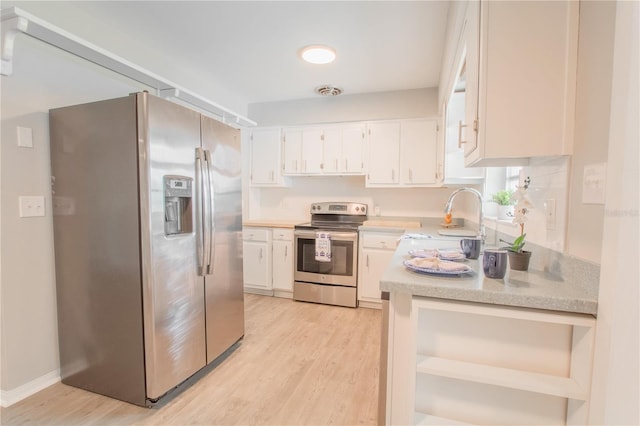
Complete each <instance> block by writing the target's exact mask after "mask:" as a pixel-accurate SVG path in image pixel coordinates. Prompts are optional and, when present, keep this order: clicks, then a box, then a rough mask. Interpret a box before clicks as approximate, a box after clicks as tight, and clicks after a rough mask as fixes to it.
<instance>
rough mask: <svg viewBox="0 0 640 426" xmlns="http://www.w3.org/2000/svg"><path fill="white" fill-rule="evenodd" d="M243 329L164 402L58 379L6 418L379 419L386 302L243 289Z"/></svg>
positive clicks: (62, 421) (61, 421)
mask: <svg viewBox="0 0 640 426" xmlns="http://www.w3.org/2000/svg"><path fill="white" fill-rule="evenodd" d="M245 296H246V297H245V311H246V317H245V321H246V324H245V338H244V340H243V342H242V343H241V344H240V346H239V347H238V348H237V349H236V351H235V352H233V353H232V354H231V355H230V356H229V357H228V358H227V359H225V360H224V361H223V362H222V363H221V364H220V365H218V366H217V367H216V368H214V369H213V370H211V371H210V372H208V373H207V374H206V375H205V376H204V377H201V378H200V380H198V381H197V382H195V383H194V384H193V385H191V386H189V387H187V388H186V389H185V390H183V391H182V392H181V393H180V394H178V395H176V396H175V397H174V398H172V399H170V400H169V401H168V402H167V403H166V404H164V406H162V407H160V408H158V407H155V408H152V409H148V408H142V407H137V406H135V405H131V404H128V403H125V402H120V401H116V400H113V399H111V398H107V397H103V396H101V395H97V394H93V393H90V392H86V391H83V390H79V389H76V388H73V387H70V386H66V385H63V384H61V383H58V384H55V385H53V386H51V387H49V388H47V389H45V390H43V391H41V392H39V393H37V394H35V395H33V396H32V397H30V398H27V399H25V400H23V401H21V402H19V403H17V404H15V405H13V406H11V407H9V408H3V409H2V410H0V423H1V424H2V425H186V424H189V425H238V424H242V425H245V424H247V425H248V424H270V425H276V424H277V425H285V424H286V425H302V424H308V425H325V424H342V425H355V424H375V423H376V420H377V406H378V367H379V366H378V362H379V350H380V349H379V348H380V319H381V315H380V311H379V310H373V309H366V308H358V309H351V308H341V307H335V306H327V305H316V304H310V303H301V302H294V301H291V300H288V299H279V298H274V297H265V296H256V295H250V294H247V295H245Z"/></svg>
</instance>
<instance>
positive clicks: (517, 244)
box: [500, 176, 533, 253]
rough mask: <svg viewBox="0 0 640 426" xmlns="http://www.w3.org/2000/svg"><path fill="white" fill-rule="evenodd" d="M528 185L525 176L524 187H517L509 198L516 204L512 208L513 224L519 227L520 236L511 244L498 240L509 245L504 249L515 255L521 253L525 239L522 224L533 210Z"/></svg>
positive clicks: (528, 182) (528, 180)
mask: <svg viewBox="0 0 640 426" xmlns="http://www.w3.org/2000/svg"><path fill="white" fill-rule="evenodd" d="M530 183H531V179H530V178H529V176H527V178H526V179H525V180H524V185H522V186H518V189H517V190H516V191H515V192H514V193H513V195H512V196H511V197H512V199H513V200H514V201H515V202H516V205H515V207H514V215H513V223H515V224H517V225H520V236H519V237H518V238H516V239H515V240H514V241H513V242H512V243H509V242H508V241H505V240H500V241H502V242H505V243H507V244H509V246H508V247H505V248H506V249H507V250H510V251H513V252H517V253H522V247H524V240H525V238H526V237H527V234H525V232H524V224H525V222H526V221H527V219H528V218H527V213H529V212H530V211H531V210H532V209H533V202H532V201H531V198H529V195H528V194H527V190H528V189H529V184H530Z"/></svg>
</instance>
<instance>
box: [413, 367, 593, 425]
mask: <svg viewBox="0 0 640 426" xmlns="http://www.w3.org/2000/svg"><path fill="white" fill-rule="evenodd" d="M416 371H417V372H418V373H422V374H430V375H434V376H440V377H448V378H451V379H458V380H466V381H470V382H476V383H485V384H489V385H496V386H502V387H507V388H512V389H519V390H524V391H529V392H537V393H542V394H546V395H554V396H559V397H563V398H570V399H576V400H580V401H586V400H587V397H588V395H587V390H586V389H583V388H582V387H581V386H580V385H579V384H578V383H577V382H576V381H575V380H573V379H571V378H568V377H558V376H551V375H548V374H540V373H533V372H528V371H522V370H513V369H509V368H501V367H493V366H489V365H483V364H476V363H471V362H464V361H455V360H451V359H445V358H438V357H432V356H419V357H418V366H417V369H416ZM427 424H428V423H427Z"/></svg>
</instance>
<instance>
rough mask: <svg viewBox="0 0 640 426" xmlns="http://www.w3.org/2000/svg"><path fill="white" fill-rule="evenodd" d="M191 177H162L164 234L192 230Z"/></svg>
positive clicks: (184, 232) (189, 231)
mask: <svg viewBox="0 0 640 426" xmlns="http://www.w3.org/2000/svg"><path fill="white" fill-rule="evenodd" d="M192 182H193V179H191V178H190V177H186V176H165V177H164V234H165V235H167V236H169V235H178V234H189V233H191V232H192V231H193V220H192V218H191V216H192V214H191V204H192V203H191V200H192V199H193V193H192V190H191V189H192V188H191V186H192Z"/></svg>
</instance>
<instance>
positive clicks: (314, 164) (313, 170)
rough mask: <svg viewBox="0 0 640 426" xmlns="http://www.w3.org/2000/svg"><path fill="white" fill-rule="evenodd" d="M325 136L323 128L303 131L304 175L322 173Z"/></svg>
mask: <svg viewBox="0 0 640 426" xmlns="http://www.w3.org/2000/svg"><path fill="white" fill-rule="evenodd" d="M322 155H323V134H322V129H321V128H310V129H304V130H303V131H302V173H304V174H320V173H322Z"/></svg>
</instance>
